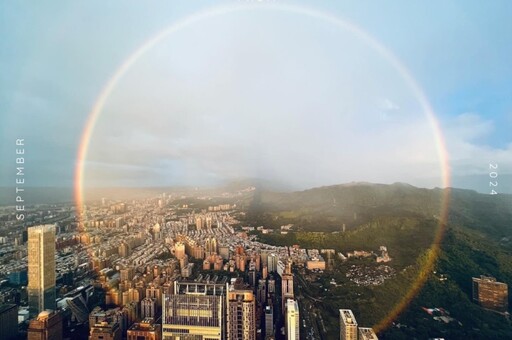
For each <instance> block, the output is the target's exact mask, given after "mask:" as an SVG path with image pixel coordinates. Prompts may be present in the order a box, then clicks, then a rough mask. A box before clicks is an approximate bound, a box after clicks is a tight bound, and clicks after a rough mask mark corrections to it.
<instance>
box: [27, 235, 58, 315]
mask: <svg viewBox="0 0 512 340" xmlns="http://www.w3.org/2000/svg"><path fill="white" fill-rule="evenodd" d="M55 239H56V238H55V226H53V225H41V226H36V227H30V228H28V287H27V291H28V301H29V311H30V314H31V315H32V316H35V315H37V314H38V313H40V312H42V311H44V310H46V309H51V310H54V309H55V274H56V273H55Z"/></svg>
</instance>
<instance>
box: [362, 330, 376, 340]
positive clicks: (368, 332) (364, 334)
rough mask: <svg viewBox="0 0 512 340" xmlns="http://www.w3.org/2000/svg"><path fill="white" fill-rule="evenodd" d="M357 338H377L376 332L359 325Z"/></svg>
mask: <svg viewBox="0 0 512 340" xmlns="http://www.w3.org/2000/svg"><path fill="white" fill-rule="evenodd" d="M358 333H359V340H379V338H378V337H377V334H375V332H374V331H373V329H371V328H366V327H359V330H358Z"/></svg>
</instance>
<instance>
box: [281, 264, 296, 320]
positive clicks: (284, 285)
mask: <svg viewBox="0 0 512 340" xmlns="http://www.w3.org/2000/svg"><path fill="white" fill-rule="evenodd" d="M281 297H282V299H283V301H282V308H283V312H284V310H285V306H286V304H287V301H288V299H293V298H294V297H295V296H294V294H293V274H292V264H291V262H287V263H286V265H285V269H284V272H283V274H282V275H281Z"/></svg>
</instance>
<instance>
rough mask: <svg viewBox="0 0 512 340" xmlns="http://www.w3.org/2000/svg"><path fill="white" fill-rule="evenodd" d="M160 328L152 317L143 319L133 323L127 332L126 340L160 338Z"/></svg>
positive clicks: (152, 339)
mask: <svg viewBox="0 0 512 340" xmlns="http://www.w3.org/2000/svg"><path fill="white" fill-rule="evenodd" d="M160 339H162V330H161V327H160V324H155V323H153V319H152V318H148V319H143V320H142V322H140V323H134V324H133V325H132V326H131V327H130V328H129V329H128V332H127V340H160Z"/></svg>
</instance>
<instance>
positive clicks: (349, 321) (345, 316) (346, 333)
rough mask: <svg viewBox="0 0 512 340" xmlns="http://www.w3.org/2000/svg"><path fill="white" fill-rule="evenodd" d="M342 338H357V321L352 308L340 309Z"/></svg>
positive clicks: (353, 339)
mask: <svg viewBox="0 0 512 340" xmlns="http://www.w3.org/2000/svg"><path fill="white" fill-rule="evenodd" d="M340 340H357V321H356V318H355V317H354V313H352V310H350V309H340Z"/></svg>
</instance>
